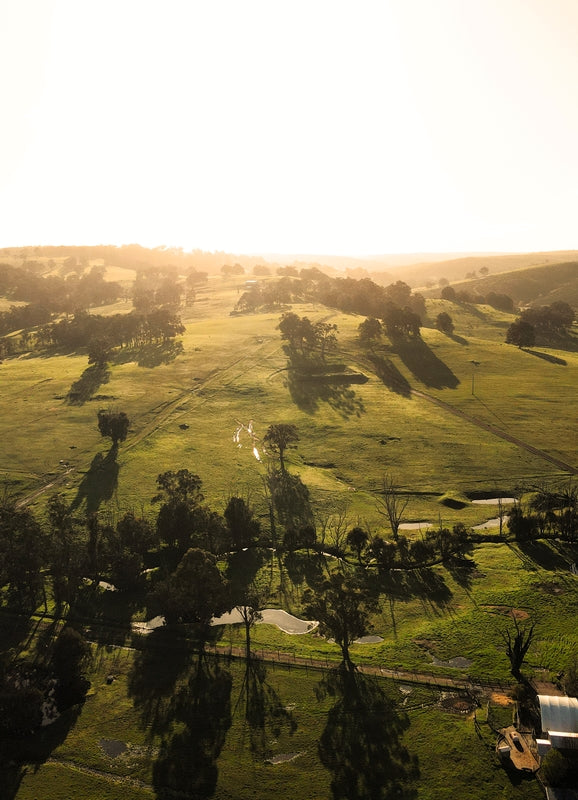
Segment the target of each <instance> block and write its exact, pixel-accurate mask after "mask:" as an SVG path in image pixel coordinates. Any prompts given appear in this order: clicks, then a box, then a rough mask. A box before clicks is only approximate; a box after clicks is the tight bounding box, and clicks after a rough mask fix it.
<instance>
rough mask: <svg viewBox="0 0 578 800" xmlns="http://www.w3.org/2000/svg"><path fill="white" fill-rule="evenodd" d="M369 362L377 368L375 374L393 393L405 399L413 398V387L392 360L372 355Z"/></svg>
mask: <svg viewBox="0 0 578 800" xmlns="http://www.w3.org/2000/svg"><path fill="white" fill-rule="evenodd" d="M369 360H370V361H371V363H372V364H373V366H374V368H375V374H376V375H377V377H378V378H379V379H380V381H382V383H383V385H384V386H387V388H388V389H390V391H392V392H397V394H401V395H402V396H403V397H410V396H411V386H410V384H409V381H408V380H407V378H405V377H404V376H403V375H402V374H401V372H400V371H399V370H398V368H397V367H396V366H395V364H394V363H393V361H392V360H391V359H390V358H383V357H382V356H377V355H375V354H372V355H370V356H369Z"/></svg>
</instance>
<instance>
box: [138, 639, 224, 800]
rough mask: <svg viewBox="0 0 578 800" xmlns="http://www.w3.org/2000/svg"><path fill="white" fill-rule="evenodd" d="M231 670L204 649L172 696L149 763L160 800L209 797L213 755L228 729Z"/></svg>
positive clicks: (213, 775) (214, 763)
mask: <svg viewBox="0 0 578 800" xmlns="http://www.w3.org/2000/svg"><path fill="white" fill-rule="evenodd" d="M231 687H232V677H231V673H230V672H229V671H228V670H227V669H224V668H223V667H222V665H221V663H220V662H219V659H218V658H215V657H211V656H207V655H206V654H205V653H204V652H203V651H202V650H201V651H200V652H199V653H198V656H197V661H196V664H195V663H193V664H192V667H191V671H190V673H189V677H188V680H187V682H186V683H184V684H182V685H181V686H180V688H179V689H178V690H177V692H176V693H175V694H174V695H173V698H172V702H171V706H170V722H171V729H170V730H169V731H168V733H167V734H166V735H165V736H164V738H163V741H162V743H161V746H160V752H159V755H158V758H157V760H156V762H155V764H154V766H153V778H152V781H153V786H154V789H155V792H156V796H157V797H158V798H162V800H165V798H166V799H167V800H168V798H174V797H175V796H179V797H190V798H195V800H200V798H205V797H212V796H213V794H214V792H215V789H216V786H217V779H218V767H217V759H218V758H219V755H220V753H221V750H222V749H223V745H224V743H225V738H226V736H227V731H228V730H229V728H230V727H231Z"/></svg>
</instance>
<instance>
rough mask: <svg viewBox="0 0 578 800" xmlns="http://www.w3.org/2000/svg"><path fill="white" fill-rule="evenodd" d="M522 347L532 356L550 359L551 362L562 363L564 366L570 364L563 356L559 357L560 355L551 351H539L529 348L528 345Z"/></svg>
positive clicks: (545, 359)
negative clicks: (554, 354)
mask: <svg viewBox="0 0 578 800" xmlns="http://www.w3.org/2000/svg"><path fill="white" fill-rule="evenodd" d="M521 349H522V350H523V351H524V353H529V355H531V356H536V358H542V359H543V360H544V361H549V362H550V364H560V366H562V367H566V366H568V362H567V361H565V360H564V359H563V358H558V356H553V355H551V354H550V353H539V352H538V350H528V348H526V347H522V348H521Z"/></svg>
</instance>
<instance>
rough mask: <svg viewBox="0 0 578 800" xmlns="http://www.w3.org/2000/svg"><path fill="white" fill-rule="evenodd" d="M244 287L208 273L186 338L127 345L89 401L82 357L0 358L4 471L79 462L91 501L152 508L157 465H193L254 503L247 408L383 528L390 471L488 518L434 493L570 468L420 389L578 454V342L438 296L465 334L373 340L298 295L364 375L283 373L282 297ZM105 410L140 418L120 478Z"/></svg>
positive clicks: (209, 487) (495, 485) (313, 485)
mask: <svg viewBox="0 0 578 800" xmlns="http://www.w3.org/2000/svg"><path fill="white" fill-rule="evenodd" d="M241 291H242V281H239V280H237V279H229V280H226V281H225V280H223V279H221V278H220V277H219V278H213V279H211V281H210V282H209V284H207V285H206V286H204V287H201V288H200V289H199V291H198V293H197V301H196V303H195V304H194V305H193V306H192V307H190V308H189V309H187V310H186V312H185V314H184V318H185V320H186V322H187V330H186V333H185V335H184V336H183V337H182V351H180V350H179V347H171V346H166V347H163V346H161V345H159V346H150V347H149V348H144V349H142V350H140V351H138V352H134V351H128V350H127V351H119V352H118V353H117V354H116V355H115V357H114V359H113V361H112V363H111V364H110V368H109V370H108V374H106V375H104V376H103V381H102V383H98V382H97V383H96V385H94V386H91V387H90V388H91V389H92V398H91V399H85V400H83V401H82V402H78V403H77V404H71V403H70V401H69V399H68V397H67V395H68V392H69V390H70V389H71V387H72V386H73V384H75V383H77V382H78V381H79V380H80V379H83V377H86V370H87V367H88V364H87V359H86V356H83V355H81V354H79V355H76V354H68V355H62V354H61V355H58V354H54V355H52V356H50V357H48V356H44V357H38V356H35V355H34V354H29V355H28V356H24V357H21V358H18V359H7V360H5V362H4V363H3V364H2V365H1V370H2V379H3V388H4V391H3V392H2V395H1V397H0V412H1V413H0V419H1V421H0V435H1V436H2V441H3V444H4V446H3V448H2V454H1V455H0V470H2V474H3V475H5V476H6V480H7V481H8V483H9V485H12V486H14V487H15V488H16V491H18V492H19V493H22V494H24V493H26V492H27V491H29V490H32V489H34V488H40V487H41V486H42V485H44V484H46V483H48V482H49V480H48V479H49V478H53V477H55V476H58V474H59V473H60V472H61V471H62V466H61V464H60V462H61V461H64V462H66V463H70V465H71V466H72V467H74V469H73V471H72V472H71V473H70V474H69V475H68V476H67V484H68V485H67V486H66V485H64V484H63V485H62V486H59V488H63V489H64V490H66V492H67V494H68V496H69V497H70V499H76V501H77V503H78V504H79V506H80V507H82V506H83V505H84V504H87V503H88V504H89V505H90V508H91V509H92V510H95V509H102V510H104V509H105V508H107V507H109V508H112V509H115V510H122V509H125V508H127V507H131V508H134V507H135V506H138V507H141V506H142V505H143V504H144V505H145V506H146V505H147V503H148V500H149V498H150V497H151V496H152V494H154V491H155V479H156V476H157V475H158V474H159V473H160V472H162V471H164V470H167V469H177V468H181V467H186V468H188V469H190V470H191V471H193V472H197V473H198V474H199V475H200V476H201V478H202V480H203V483H204V488H205V492H206V495H207V498H208V499H210V501H211V502H212V503H214V504H216V505H219V504H223V503H224V502H225V498H226V497H227V495H229V494H230V493H231V492H239V491H248V492H250V493H251V494H252V496H253V499H254V501H255V502H256V503H257V504H259V503H260V502H262V500H261V498H262V485H263V476H264V474H265V471H266V462H267V457H266V456H264V460H263V463H262V464H259V463H258V462H257V461H256V460H255V458H254V457H253V455H252V452H251V450H252V442H251V441H250V439H249V437H248V436H247V437H246V438H245V439H243V440H242V442H241V443H242V445H243V446H242V447H241V448H238V447H237V446H236V445H235V444H234V443H233V433H234V431H235V429H236V427H237V424H238V423H239V422H241V423H244V424H245V425H247V424H248V422H249V420H253V425H254V430H255V433H256V435H257V437H258V438H259V437H261V436H262V435H263V434H264V432H265V431H266V429H267V427H268V426H269V425H270V424H272V423H275V422H291V423H294V424H295V425H296V426H297V428H298V430H299V434H300V441H299V443H298V445H297V448H296V449H295V450H294V451H292V452H290V454H289V464H290V468H291V469H292V470H293V471H296V472H298V473H299V474H301V476H302V479H303V480H304V481H305V483H306V484H307V485H308V486H309V488H310V491H311V496H312V503H313V506H314V508H316V509H318V511H319V513H324V514H329V513H331V512H332V510H334V509H335V508H337V507H339V508H343V507H347V509H348V514H349V515H350V516H351V518H352V519H361V520H363V521H365V522H367V523H368V524H370V525H371V526H372V527H373V528H374V529H378V528H379V526H380V525H382V519H381V517H380V516H379V515H378V514H377V512H376V509H375V500H374V496H375V492H376V491H377V490H379V486H380V481H381V478H382V476H383V474H384V473H385V472H389V473H391V474H392V475H393V476H394V477H395V482H396V484H397V485H398V486H399V487H400V489H401V490H402V491H405V492H407V493H408V496H409V504H408V507H407V511H406V517H407V520H408V521H418V520H426V521H429V522H432V523H435V524H438V523H439V520H440V517H441V520H442V522H443V523H444V524H453V523H454V522H456V521H458V520H463V521H464V522H466V523H467V524H476V523H479V522H482V521H483V520H484V519H487V518H488V517H490V516H493V514H492V513H491V511H488V509H487V508H483V507H477V506H472V505H470V504H467V506H466V507H465V508H464V509H462V510H459V511H456V510H455V509H451V508H448V507H447V506H446V505H443V504H441V503H440V502H439V501H440V498H442V496H443V495H444V494H445V493H447V492H450V493H451V492H461V493H467V492H471V491H476V490H478V491H480V490H481V491H487V492H497V493H502V494H508V495H510V494H511V493H512V492H513V491H514V489H515V488H516V487H517V486H519V485H525V484H529V483H534V482H540V481H542V480H545V479H555V478H558V477H559V476H560V469H559V468H557V467H556V466H555V465H553V464H551V463H549V462H548V461H546V460H544V459H543V458H541V457H540V456H539V455H535V454H533V453H530V452H528V451H526V450H524V449H521V448H519V447H518V446H516V445H515V444H512V443H510V442H507V441H504V440H503V439H500V438H499V437H497V436H495V435H494V434H493V433H491V432H489V431H487V430H484V429H483V428H482V427H478V426H476V425H475V424H473V423H472V421H470V420H469V419H464V418H461V417H458V416H455V415H454V414H452V413H450V411H448V410H447V409H445V408H441V407H439V406H436V405H434V404H432V403H431V402H428V400H427V399H425V398H423V397H420V396H418V395H415V394H410V393H409V388H413V389H416V390H418V391H422V392H425V393H427V394H428V395H430V396H432V397H434V398H439V399H441V400H443V401H444V402H445V403H448V404H449V405H451V406H452V407H454V408H456V409H458V410H460V411H462V412H464V413H465V414H466V415H467V416H468V417H469V418H474V419H478V420H480V421H482V422H487V423H489V424H491V425H494V426H496V427H497V428H500V429H502V430H505V431H507V432H509V433H511V434H513V435H515V436H517V437H519V438H520V439H521V440H523V441H524V442H527V443H528V444H530V445H533V446H535V447H538V448H542V449H543V450H545V451H547V452H549V453H551V454H552V455H555V456H557V457H558V458H561V459H563V460H565V461H567V462H569V463H571V464H572V463H573V461H574V454H575V448H576V433H575V426H574V425H573V400H574V397H575V394H576V389H577V388H578V387H577V383H578V380H577V377H576V376H577V374H578V373H577V370H576V366H577V362H578V354H576V353H569V352H560V351H556V352H555V353H553V352H552V353H546V354H544V353H543V352H542V353H541V354H538V355H537V354H536V353H537V352H538V350H537V349H536V353H530V352H526V351H520V350H518V348H515V347H511V346H507V345H505V344H504V343H503V339H504V335H505V327H506V326H507V324H508V322H509V320H510V316H511V315H507V314H504V313H502V312H497V311H495V310H494V309H490V308H488V307H485V306H481V307H462V306H459V305H457V304H450V303H447V302H446V301H441V300H431V301H428V304H429V305H428V314H429V318H430V319H435V316H436V314H437V313H439V309H441V308H444V309H446V308H447V309H449V311H450V313H452V315H453V317H454V321H455V324H456V331H455V335H454V336H453V337H447V336H444V335H443V334H441V333H439V332H438V331H436V330H435V329H433V327H432V328H427V327H424V328H423V329H422V334H423V339H422V342H421V343H418V344H417V345H416V347H414V348H413V349H412V346H411V345H407V344H406V345H404V346H403V347H402V346H399V347H398V346H396V347H395V348H394V347H393V346H392V345H391V344H390V343H389V340H388V339H387V337H384V339H383V341H382V342H381V343H380V344H377V345H376V346H375V348H374V349H373V352H371V351H370V350H368V349H362V348H360V346H359V343H358V341H357V326H358V325H359V323H360V322H361V321H362V318H361V317H359V316H357V315H347V314H342V313H338V312H333V311H331V310H330V309H327V308H323V307H319V306H314V305H310V304H306V305H295V306H293V310H294V311H295V312H296V313H298V314H300V315H302V316H305V315H306V316H309V317H310V318H311V319H314V320H316V319H326V320H329V321H331V322H335V323H336V324H337V325H338V328H339V337H338V338H339V348H338V350H337V351H336V352H335V353H331V354H330V355H329V356H328V359H327V360H328V366H327V369H328V370H329V371H331V365H332V364H335V365H337V368H343V367H345V368H347V369H349V370H351V371H357V372H361V373H363V374H364V375H366V376H367V378H368V380H367V382H366V383H360V384H351V385H349V386H347V385H332V384H330V383H329V384H320V385H318V384H315V383H304V382H300V381H299V380H295V374H294V372H291V371H290V370H288V359H287V355H286V353H285V352H284V349H283V347H282V342H281V340H280V337H279V332H278V331H277V330H276V325H277V323H278V321H279V318H280V314H281V311H279V312H274V313H265V314H251V315H231V311H232V309H233V308H234V304H235V302H236V301H237V299H238V297H239V294H240V292H241ZM125 305H126V304H122V303H121V304H120V306H122V307H123V308H124V306H125ZM120 306H119V308H120ZM110 308H111V309H114V311H115V313H116V311H118V310H119V309H117V308H116V307H110ZM103 310H104V309H103ZM430 324H431V323H430ZM544 355H546V356H548V357H549V358H550V360H547V359H546V358H544V357H541V356H544ZM376 359H381V360H382V361H383V360H387V361H388V363H390V364H391V365H393V368H394V369H395V370H396V371H397V374H398V375H399V376H401V380H402V384H401V389H400V386H399V385H395V386H394V385H392V384H390V383H389V382H388V380H387V379H382V378H380V377H378V374H376ZM562 360H563V361H564V362H565V363H564V364H562V363H560V362H561V361H562ZM472 361H476V362H478V364H479V365H478V366H474V365H473V364H472ZM473 373H475V374H474V382H475V386H474V394H472V375H473ZM404 382H405V383H404ZM404 386H405V389H404V388H403V387H404ZM102 407H105V408H108V407H110V408H115V409H118V410H124V411H125V412H126V413H127V414H128V415H129V417H130V419H131V431H130V434H129V437H128V439H127V441H126V442H125V443H124V444H123V445H122V446H121V448H120V452H119V456H118V461H117V463H116V464H115V465H114V466H115V469H114V473H115V474H114V475H112V476H111V475H105V476H102V475H100V476H99V475H97V474H96V470H95V468H94V467H95V464H96V465H98V464H99V463H100V461H101V458H102V456H103V455H105V454H106V452H107V449H108V446H107V442H106V441H104V440H102V439H100V438H99V436H98V431H97V428H96V412H97V410H98V409H99V408H102ZM258 444H259V443H258V442H257V446H258ZM249 445H250V446H249ZM99 479H100V480H99ZM99 483H100V484H104V486H101V485H99ZM37 502H38V503H39V504H42V499H39V500H38V501H37Z"/></svg>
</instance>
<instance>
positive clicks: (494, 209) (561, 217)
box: [0, 0, 578, 254]
mask: <svg viewBox="0 0 578 800" xmlns="http://www.w3.org/2000/svg"><path fill="white" fill-rule="evenodd" d="M577 37H578V0H380V1H379V2H377V1H375V2H374V1H372V0H356V2H353V1H351V2H350V1H349V0H347V1H346V2H341V1H340V0H327V1H326V0H262V1H259V0H202V2H201V1H197V0H182V1H181V0H154V2H151V1H150V0H113V2H110V1H109V0H98V2H95V0H0V43H1V46H0V101H1V105H0V110H1V115H2V117H1V118H2V124H1V126H0V245H1V246H14V245H25V244H30V245H35V244H97V243H113V244H122V243H131V242H138V243H140V244H143V245H146V246H158V245H163V244H164V245H176V246H182V247H184V248H185V249H191V248H202V249H205V250H227V251H232V252H238V253H240V252H257V251H261V252H266V251H275V252H293V253H295V252H299V253H305V252H309V253H336V254H363V253H387V252H389V253H392V252H408V251H409V252H425V251H444V252H447V251H472V250H477V251H480V250H486V251H487V250H500V251H503V250H510V251H520V250H526V251H527V250H546V249H547V250H554V249H566V248H568V249H569V248H578V213H577V212H578V102H577V100H578V46H577V41H578V38H577Z"/></svg>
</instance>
